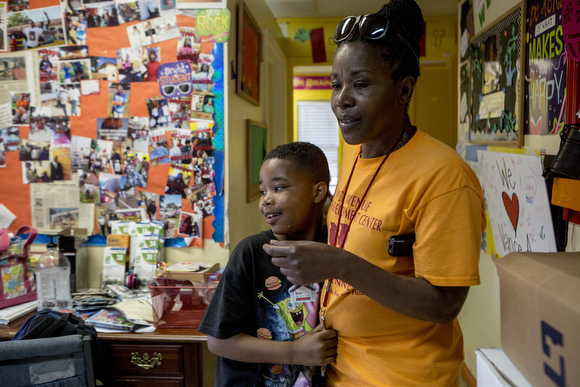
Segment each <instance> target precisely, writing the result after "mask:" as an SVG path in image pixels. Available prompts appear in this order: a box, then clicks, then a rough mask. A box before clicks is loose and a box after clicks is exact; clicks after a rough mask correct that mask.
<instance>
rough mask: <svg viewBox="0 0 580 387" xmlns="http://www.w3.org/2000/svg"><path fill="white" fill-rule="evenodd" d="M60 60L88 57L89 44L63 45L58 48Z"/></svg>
mask: <svg viewBox="0 0 580 387" xmlns="http://www.w3.org/2000/svg"><path fill="white" fill-rule="evenodd" d="M58 57H59V59H60V60H73V59H87V58H89V46H86V45H76V46H63V47H59V48H58Z"/></svg>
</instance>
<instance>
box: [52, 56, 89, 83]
mask: <svg viewBox="0 0 580 387" xmlns="http://www.w3.org/2000/svg"><path fill="white" fill-rule="evenodd" d="M58 79H59V82H60V83H61V84H62V83H64V84H65V85H69V84H71V83H79V82H80V81H81V80H84V79H91V61H90V59H77V60H67V61H63V60H61V61H59V62H58Z"/></svg>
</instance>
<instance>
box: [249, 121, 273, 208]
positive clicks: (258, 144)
mask: <svg viewBox="0 0 580 387" xmlns="http://www.w3.org/2000/svg"><path fill="white" fill-rule="evenodd" d="M267 153H268V127H267V126H266V124H263V123H261V122H256V121H252V120H246V202H247V203H251V202H252V201H254V200H255V199H257V198H259V197H260V168H261V166H262V162H263V161H264V158H265V157H266V154H267Z"/></svg>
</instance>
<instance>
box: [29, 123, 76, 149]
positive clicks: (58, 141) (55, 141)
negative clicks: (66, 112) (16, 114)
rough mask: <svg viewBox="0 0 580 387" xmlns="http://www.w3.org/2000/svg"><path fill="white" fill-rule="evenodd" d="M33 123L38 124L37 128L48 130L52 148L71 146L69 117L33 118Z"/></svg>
mask: <svg viewBox="0 0 580 387" xmlns="http://www.w3.org/2000/svg"><path fill="white" fill-rule="evenodd" d="M32 122H34V123H36V124H37V127H41V126H42V127H44V129H45V130H46V128H48V130H49V132H50V144H51V145H52V146H70V145H71V133H70V121H69V119H68V117H33V118H32ZM31 126H32V124H31Z"/></svg>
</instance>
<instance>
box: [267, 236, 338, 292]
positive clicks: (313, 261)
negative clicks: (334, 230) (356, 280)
mask: <svg viewBox="0 0 580 387" xmlns="http://www.w3.org/2000/svg"><path fill="white" fill-rule="evenodd" d="M263 248H264V251H265V252H266V254H268V255H270V256H271V257H272V263H273V264H274V265H276V266H278V267H279V268H280V272H281V273H282V274H284V275H285V276H286V277H288V281H290V282H292V283H293V284H298V285H309V284H311V283H315V282H323V281H324V280H326V279H328V278H332V277H334V276H335V271H334V269H336V268H338V267H339V266H340V265H338V264H337V259H338V257H339V256H340V255H341V254H342V252H343V251H344V250H341V249H338V248H336V247H333V246H329V245H327V244H325V243H319V242H310V241H277V240H271V241H270V243H269V244H265V245H264V246H263Z"/></svg>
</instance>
